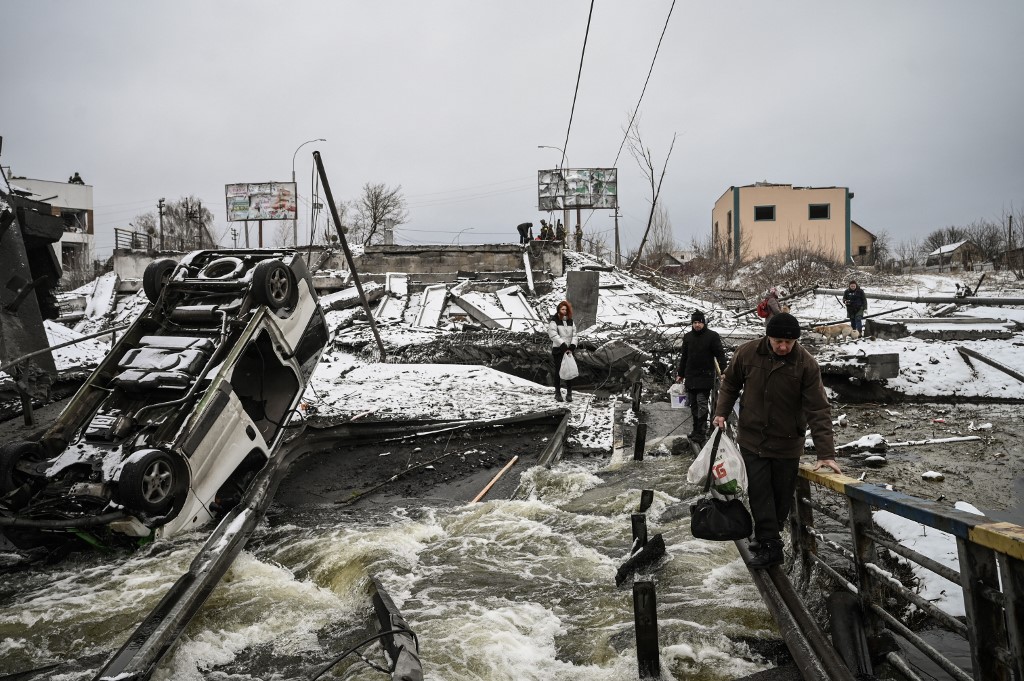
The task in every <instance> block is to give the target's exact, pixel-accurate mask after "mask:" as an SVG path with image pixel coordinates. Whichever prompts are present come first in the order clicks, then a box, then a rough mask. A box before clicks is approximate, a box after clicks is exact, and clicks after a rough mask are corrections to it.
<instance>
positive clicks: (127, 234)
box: [114, 227, 153, 251]
mask: <svg viewBox="0 0 1024 681" xmlns="http://www.w3.org/2000/svg"><path fill="white" fill-rule="evenodd" d="M114 248H123V249H125V250H130V251H151V250H153V237H152V236H150V235H149V234H146V233H144V232H133V231H131V230H128V229H121V228H119V227H115V228H114Z"/></svg>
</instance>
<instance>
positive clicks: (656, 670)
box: [633, 581, 661, 679]
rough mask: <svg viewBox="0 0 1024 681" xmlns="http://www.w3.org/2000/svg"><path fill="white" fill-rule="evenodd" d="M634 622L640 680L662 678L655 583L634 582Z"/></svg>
mask: <svg viewBox="0 0 1024 681" xmlns="http://www.w3.org/2000/svg"><path fill="white" fill-rule="evenodd" d="M633 622H634V625H635V628H636V661H637V665H638V667H639V669H640V678H641V679H658V678H661V661H660V659H659V653H658V604H657V599H656V598H655V594H654V582H649V581H635V582H633Z"/></svg>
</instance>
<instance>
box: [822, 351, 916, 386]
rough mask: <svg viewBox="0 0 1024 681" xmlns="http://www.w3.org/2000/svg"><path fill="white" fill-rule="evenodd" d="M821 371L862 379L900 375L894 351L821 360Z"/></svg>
mask: <svg viewBox="0 0 1024 681" xmlns="http://www.w3.org/2000/svg"><path fill="white" fill-rule="evenodd" d="M818 366H819V368H820V369H821V373H823V374H832V375H839V376H850V377H852V378H858V379H861V380H864V381H878V380H881V379H883V378H895V377H897V376H899V375H900V356H899V353H896V352H885V353H876V354H872V355H844V356H842V357H839V358H838V359H837V360H834V361H830V362H821V363H820V364H819V365H818Z"/></svg>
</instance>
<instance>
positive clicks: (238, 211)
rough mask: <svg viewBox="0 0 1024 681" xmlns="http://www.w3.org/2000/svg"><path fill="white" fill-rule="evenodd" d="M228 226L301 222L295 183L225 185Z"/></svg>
mask: <svg viewBox="0 0 1024 681" xmlns="http://www.w3.org/2000/svg"><path fill="white" fill-rule="evenodd" d="M224 205H225V209H226V210H227V217H228V222H251V221H255V220H297V219H298V185H297V183H295V182H273V181H271V182H236V183H233V184H226V185H224Z"/></svg>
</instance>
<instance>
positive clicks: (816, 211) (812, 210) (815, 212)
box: [807, 203, 831, 220]
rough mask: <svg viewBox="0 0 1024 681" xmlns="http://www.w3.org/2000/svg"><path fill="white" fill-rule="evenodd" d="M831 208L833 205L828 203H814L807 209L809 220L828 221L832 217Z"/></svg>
mask: <svg viewBox="0 0 1024 681" xmlns="http://www.w3.org/2000/svg"><path fill="white" fill-rule="evenodd" d="M830 207H831V204H828V203H812V204H811V205H810V206H808V207H807V219H808V220H828V219H829V217H830V215H831V211H830V210H829V209H830Z"/></svg>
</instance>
